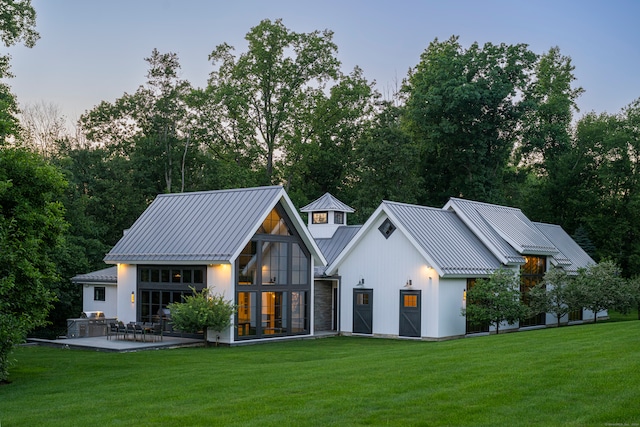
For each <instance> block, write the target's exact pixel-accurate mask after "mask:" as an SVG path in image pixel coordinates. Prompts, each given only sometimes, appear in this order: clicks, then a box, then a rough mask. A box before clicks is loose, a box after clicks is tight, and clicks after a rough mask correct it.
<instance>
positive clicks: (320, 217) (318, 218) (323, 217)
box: [311, 212, 329, 224]
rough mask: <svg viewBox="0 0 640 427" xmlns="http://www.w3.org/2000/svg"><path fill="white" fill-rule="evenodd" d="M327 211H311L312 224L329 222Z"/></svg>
mask: <svg viewBox="0 0 640 427" xmlns="http://www.w3.org/2000/svg"><path fill="white" fill-rule="evenodd" d="M328 218H329V215H328V212H313V214H312V217H311V223H312V224H327V223H328V222H329V219H328Z"/></svg>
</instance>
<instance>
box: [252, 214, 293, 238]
mask: <svg viewBox="0 0 640 427" xmlns="http://www.w3.org/2000/svg"><path fill="white" fill-rule="evenodd" d="M258 234H272V235H278V236H291V235H292V234H291V231H289V227H288V226H287V223H286V222H285V220H284V218H283V217H282V215H280V213H279V212H278V210H277V209H276V208H273V209H272V210H271V212H270V213H269V215H267V218H266V219H265V220H264V221H263V222H262V225H261V226H260V228H259V229H258Z"/></svg>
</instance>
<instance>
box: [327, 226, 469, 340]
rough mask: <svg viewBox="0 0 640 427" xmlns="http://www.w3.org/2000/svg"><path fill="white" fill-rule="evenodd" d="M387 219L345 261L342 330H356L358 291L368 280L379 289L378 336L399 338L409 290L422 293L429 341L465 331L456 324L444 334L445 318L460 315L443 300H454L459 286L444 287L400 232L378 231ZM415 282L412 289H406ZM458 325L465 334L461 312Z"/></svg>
mask: <svg viewBox="0 0 640 427" xmlns="http://www.w3.org/2000/svg"><path fill="white" fill-rule="evenodd" d="M385 219H386V215H381V216H380V217H379V218H378V219H377V220H376V222H375V223H374V224H372V226H371V227H370V228H368V231H367V233H366V234H365V235H364V236H362V238H361V241H360V242H359V243H358V244H357V245H356V246H355V247H354V248H353V250H352V251H351V252H350V253H349V254H348V255H347V256H346V257H345V259H343V260H342V262H341V264H340V266H339V274H340V276H341V301H342V304H341V307H342V311H341V319H340V330H341V331H344V332H352V331H353V309H352V307H353V289H354V288H356V285H357V284H358V282H359V280H360V279H364V286H363V288H365V289H373V322H372V323H373V324H372V328H373V335H374V336H376V335H378V336H393V337H396V336H398V333H399V326H400V325H399V318H400V308H399V307H400V291H401V290H403V289H412V290H421V291H422V301H421V302H422V315H421V335H422V336H423V337H427V338H439V337H441V336H443V335H442V333H443V332H448V329H452V330H453V331H454V332H457V329H459V327H456V326H452V327H448V328H444V329H446V331H441V330H440V329H439V326H438V325H439V324H441V323H442V322H441V320H440V319H439V317H442V316H444V317H447V318H449V317H452V318H453V317H455V316H451V315H450V314H449V313H448V310H447V309H446V308H444V307H440V306H439V301H440V299H441V298H444V299H445V300H447V301H449V300H451V301H453V300H454V298H455V297H454V293H455V292H456V291H457V288H458V287H459V286H447V287H446V288H445V289H441V288H440V286H439V279H438V274H437V273H436V271H435V270H433V269H432V268H430V267H429V266H428V265H427V264H426V262H425V259H424V258H423V257H422V256H421V255H420V254H419V253H418V251H417V250H416V249H415V247H414V246H413V245H412V243H411V242H410V241H409V240H408V239H407V238H406V237H405V235H404V234H403V233H402V232H400V231H399V230H396V231H394V232H393V233H392V234H391V236H389V238H388V239H385V237H384V236H383V235H382V233H380V231H379V230H378V227H379V226H380V225H381V224H382V223H383V222H384V220H385ZM409 279H410V280H411V282H412V286H411V288H407V287H405V285H406V282H407V280H409ZM461 291H462V289H460V292H458V294H459V295H458V306H459V307H460V306H461V301H462V299H461V296H462V294H461ZM457 316H458V317H460V318H459V319H455V320H454V322H453V323H454V324H457V323H460V325H461V327H462V334H464V319H463V318H462V317H461V316H460V313H459V308H458V313H457Z"/></svg>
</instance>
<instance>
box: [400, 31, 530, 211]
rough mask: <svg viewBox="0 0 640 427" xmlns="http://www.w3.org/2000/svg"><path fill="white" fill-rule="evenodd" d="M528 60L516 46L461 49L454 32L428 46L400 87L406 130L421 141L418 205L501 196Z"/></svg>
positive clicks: (525, 50) (521, 108)
mask: <svg viewBox="0 0 640 427" xmlns="http://www.w3.org/2000/svg"><path fill="white" fill-rule="evenodd" d="M535 61H536V55H535V54H534V53H533V52H531V51H530V50H529V49H528V48H527V46H526V45H523V44H518V45H506V44H500V45H493V44H491V43H486V44H485V45H484V46H482V47H481V46H479V45H478V44H477V43H474V44H472V45H471V46H470V47H469V48H468V49H464V48H463V47H462V46H461V45H460V43H459V42H458V37H451V38H450V39H448V40H446V41H443V42H440V41H438V40H437V39H436V40H435V41H433V42H432V43H430V44H429V47H428V48H427V49H426V50H425V51H424V52H423V53H422V55H421V56H420V63H419V64H418V65H417V66H416V67H415V68H414V69H413V70H411V72H410V75H409V77H408V79H407V81H406V84H405V86H404V89H403V90H404V92H405V93H406V94H407V103H406V107H407V110H406V111H407V114H406V117H407V120H408V124H409V129H410V130H411V132H412V135H413V138H415V139H416V140H417V141H420V144H421V162H422V165H421V168H422V171H421V175H422V177H423V180H424V183H425V186H426V188H425V189H426V192H425V195H426V198H425V199H424V200H423V201H422V202H423V203H426V204H436V205H437V204H442V203H444V202H445V201H446V200H447V199H448V198H449V197H450V196H458V197H465V198H470V199H475V200H481V201H489V202H501V201H502V197H503V196H502V194H503V193H502V181H503V179H502V178H503V174H504V171H505V169H506V168H507V166H508V165H509V162H510V160H511V154H512V152H513V150H514V146H515V143H516V141H517V140H518V137H519V129H520V126H519V123H520V122H519V120H520V118H521V117H522V115H523V114H524V112H525V111H526V110H527V108H529V107H528V103H527V102H525V100H523V98H522V96H521V95H522V93H524V91H525V89H526V87H527V85H528V84H529V79H530V76H531V74H532V70H533V66H534V64H535Z"/></svg>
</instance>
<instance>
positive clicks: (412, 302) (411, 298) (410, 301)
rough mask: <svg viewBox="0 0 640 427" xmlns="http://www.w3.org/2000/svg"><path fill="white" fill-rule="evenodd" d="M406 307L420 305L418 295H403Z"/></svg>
mask: <svg viewBox="0 0 640 427" xmlns="http://www.w3.org/2000/svg"><path fill="white" fill-rule="evenodd" d="M403 296H404V304H403V305H404V306H405V307H418V295H403Z"/></svg>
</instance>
